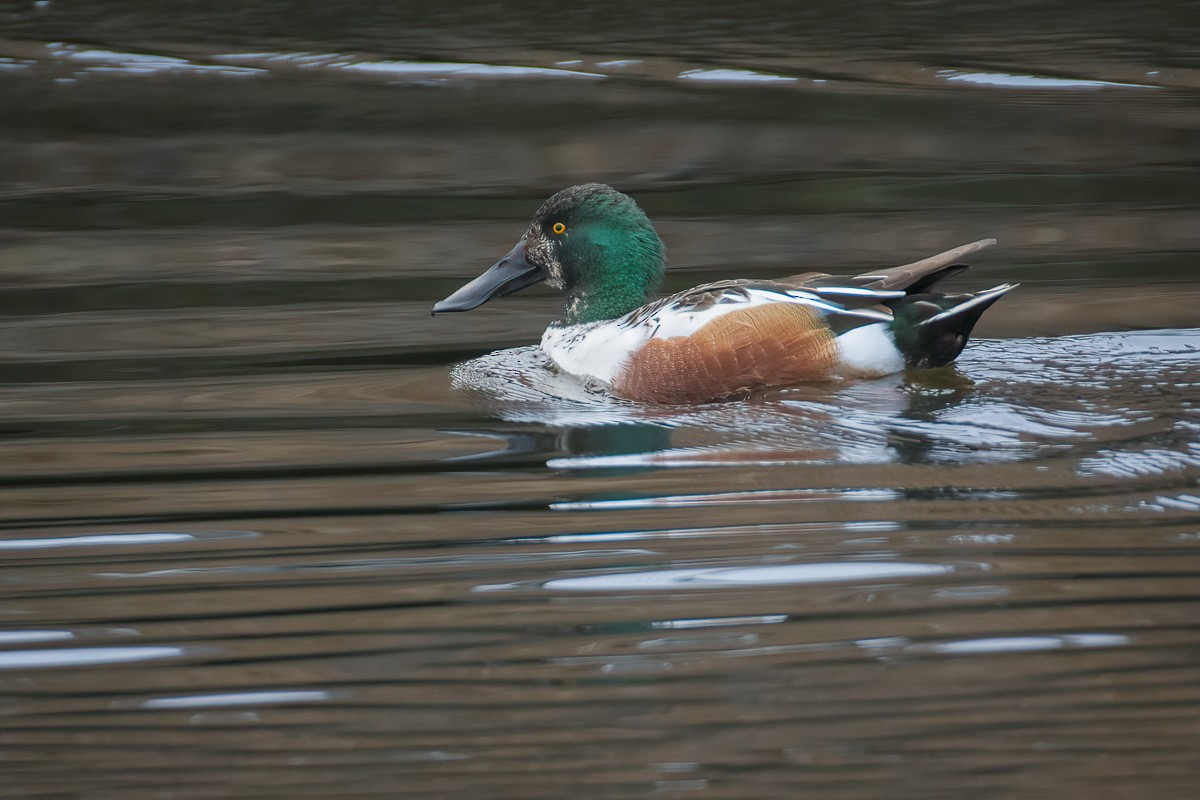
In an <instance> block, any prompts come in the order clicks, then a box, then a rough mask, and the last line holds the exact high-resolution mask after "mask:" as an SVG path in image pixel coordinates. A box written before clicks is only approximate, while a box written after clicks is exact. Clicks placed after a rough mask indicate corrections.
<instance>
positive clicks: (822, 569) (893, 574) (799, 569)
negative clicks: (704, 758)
mask: <svg viewBox="0 0 1200 800" xmlns="http://www.w3.org/2000/svg"><path fill="white" fill-rule="evenodd" d="M953 571H954V567H951V566H949V565H947V564H921V563H902V562H868V561H862V562H855V561H847V562H827V563H818V564H783V565H778V566H769V567H709V568H702V569H668V570H655V571H651V572H624V573H613V574H608V575H588V576H583V577H578V578H557V579H555V580H550V581H546V582H545V583H543V584H542V588H544V589H550V590H551V591H582V592H588V591H638V590H641V591H655V590H665V589H720V588H728V587H736V586H779V585H788V584H812V583H842V582H854V581H872V580H895V579H898V578H922V577H931V576H936V575H946V574H949V573H951V572H953Z"/></svg>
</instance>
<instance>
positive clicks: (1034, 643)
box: [908, 633, 1129, 655]
mask: <svg viewBox="0 0 1200 800" xmlns="http://www.w3.org/2000/svg"><path fill="white" fill-rule="evenodd" d="M1127 644H1129V637H1128V636H1125V635H1124V634H1119V633H1064V634H1054V635H1052V636H990V637H986V638H981V639H958V640H955V641H951V642H936V643H933V644H918V645H912V646H910V647H909V648H908V649H909V650H911V651H914V652H929V653H942V654H946V655H988V654H991V653H1029V652H1034V651H1038V650H1063V649H1067V648H1082V647H1122V646H1124V645H1127Z"/></svg>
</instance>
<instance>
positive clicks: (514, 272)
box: [433, 239, 546, 314]
mask: <svg viewBox="0 0 1200 800" xmlns="http://www.w3.org/2000/svg"><path fill="white" fill-rule="evenodd" d="M545 279H546V274H545V273H544V272H542V270H541V268H540V267H535V266H534V265H533V264H530V263H529V261H527V260H526V258H525V240H524V239H522V240H521V241H519V242H517V246H516V247H514V248H513V249H512V250H509V251H508V255H506V256H505V257H504V258H502V259H500V260H499V261H497V262H496V263H495V264H493V265H492V268H491V269H489V270H488V271H487V272H485V273H483V274H482V275H480V276H479V277H478V278H476V279H475V280H473V281H471V282H470V283H468V284H467V285H466V286H464V287H462V288H461V289H459V290H458V291H457V292H455V293H454V294H452V295H450V296H449V297H447V298H446V299H445V300H443V301H441V302H440V303H437V304H435V305H434V307H433V313H434V314H444V313H446V312H447V311H470V310H471V309H472V308H477V307H479V306H481V305H483V304H484V303H486V302H487V301H488V300H491V299H492V298H493V297H503V296H504V295H506V294H512V293H513V292H519V291H521V290H522V289H524V288H525V287H527V286H532V285H533V284H535V283H537V282H538V281H541V280H545Z"/></svg>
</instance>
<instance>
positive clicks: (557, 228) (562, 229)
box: [550, 222, 567, 236]
mask: <svg viewBox="0 0 1200 800" xmlns="http://www.w3.org/2000/svg"><path fill="white" fill-rule="evenodd" d="M550 230H552V231H554V232H555V233H557V234H559V235H560V236H561V235H562V234H564V233H566V232H567V226H566V225H563V224H562V223H561V222H556V223H554V227H552V228H550Z"/></svg>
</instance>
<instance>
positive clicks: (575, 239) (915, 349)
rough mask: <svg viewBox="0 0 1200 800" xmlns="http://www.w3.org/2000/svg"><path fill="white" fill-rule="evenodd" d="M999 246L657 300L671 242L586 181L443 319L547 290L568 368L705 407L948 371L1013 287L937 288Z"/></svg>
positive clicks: (650, 398)
mask: <svg viewBox="0 0 1200 800" xmlns="http://www.w3.org/2000/svg"><path fill="white" fill-rule="evenodd" d="M992 244H995V239H983V240H981V241H978V242H973V243H971V244H967V245H963V246H962V247H957V248H955V249H953V250H949V251H947V252H945V253H941V254H939V255H936V256H932V257H930V258H926V259H924V260H922V261H917V262H915V263H912V264H906V265H904V266H901V267H892V268H890V269H882V270H876V271H873V272H868V273H864V274H862V275H857V276H854V277H841V278H839V277H834V276H831V275H825V274H821V273H812V272H810V273H804V274H801V275H794V276H792V277H788V278H783V279H782V280H775V281H770V280H729V281H719V282H717V283H709V284H705V285H703V286H697V287H696V288H694V289H688V290H686V291H683V292H679V293H678V294H673V295H671V296H669V297H664V298H662V299H661V300H657V301H654V302H649V301H650V299H651V297H652V296H653V293H654V291H655V290H656V289H657V288H658V286H659V283H660V282H661V280H662V275H663V269H664V266H665V263H666V258H665V254H664V251H663V243H662V240H661V239H660V238H659V236H658V233H657V232H655V230H654V226H653V225H652V224H651V223H650V220H649V219H648V218H647V217H646V214H645V213H644V212H643V211H642V209H641V208H639V207H638V205H637V203H635V202H634V201H633V199H632V198H631V197H629V196H627V195H624V194H621V193H620V192H618V191H616V190H615V189H613V188H611V187H609V186H605V185H603V184H598V183H589V184H583V185H581V186H573V187H571V188H569V189H563V190H562V191H561V192H558V193H557V194H555V195H554V196H553V197H551V198H550V199H549V200H547V201H546V202H545V203H543V204H542V207H541V208H540V209H538V212H537V214H536V215H535V216H534V218H533V222H532V223H530V225H529V229H528V230H527V231H526V232H525V235H524V236H522V237H521V241H519V242H518V243H517V245H516V247H514V248H513V249H512V250H511V251H509V253H508V254H507V255H506V256H504V258H502V259H500V260H499V261H498V262H496V264H495V265H494V266H493V267H492V268H491V269H489V270H488V271H487V272H485V273H483V274H482V275H480V276H479V277H478V278H476V279H475V280H473V281H471V282H470V283H468V284H467V285H465V286H463V287H462V288H461V289H459V290H458V291H457V292H455V293H454V294H452V295H450V296H449V297H447V298H446V299H445V300H442V301H441V302H440V303H437V304H436V305H435V306H434V307H433V313H434V314H441V313H444V312H449V311H469V310H470V309H472V308H476V307H478V306H480V305H482V304H484V303H486V302H487V301H488V300H491V299H492V298H495V297H503V296H504V295H507V294H512V293H513V292H517V291H520V290H521V289H524V288H526V287H528V286H531V285H533V284H535V283H537V282H539V281H546V282H547V283H549V284H550V285H551V286H553V287H555V288H557V289H560V290H562V291H563V292H564V293H565V294H566V300H567V303H566V310H565V313H564V315H563V319H562V321H560V322H555V323H553V324H552V325H550V327H548V328H547V329H546V332H545V334H544V335H543V336H542V343H541V345H542V349H543V350H544V351H545V352H546V354H547V355H548V356H549V357H550V358H551V359H552V360H553V361H554V363H555V364H557V365H558V366H559V367H560V368H561V369H563V370H565V371H566V372H569V373H572V374H574V375H577V376H580V377H582V378H584V379H594V380H597V381H600V382H602V383H603V384H605V385H606V386H607V387H608V388H609V390H610V391H611V392H612V393H613V394H615V395H617V396H618V397H622V398H626V399H629V400H636V401H642V402H654V403H698V402H705V401H709V400H718V399H721V398H726V397H730V396H733V395H738V394H741V393H744V392H746V391H750V390H753V389H759V388H765V387H770V386H786V385H790V384H794V383H799V382H803V381H811V380H824V379H828V378H833V377H877V376H882V375H887V374H891V373H894V372H898V371H900V370H902V369H904V368H905V367H940V366H943V365H945V364H949V363H950V362H951V361H953V360H954V359H955V358H957V357H958V354H959V353H961V352H962V349H963V347H964V346H965V345H966V343H967V337H968V336H969V335H970V333H971V329H972V328H973V327H974V325H975V323H976V322H977V321H978V320H979V317H980V315H982V314H983V312H984V310H986V309H987V308H988V306H990V305H991V304H992V303H994V302H996V300H998V299H1000V297H1001V296H1002V295H1003V294H1004V293H1005V292H1007V291H1009V290H1010V289H1012V288H1014V284H1004V285H1001V286H997V287H995V288H993V289H988V290H987V291H984V292H979V293H978V294H959V295H946V294H940V293H935V292H932V291H931V290H932V289H933V288H934V286H935V285H936V284H937V283H939V282H940V281H942V280H943V279H944V278H947V277H949V276H951V275H954V274H956V273H958V272H961V271H962V270H964V269H966V268H967V267H966V265H964V264H960V263H958V262H959V260H960V259H962V258H964V257H966V256H968V255H970V254H972V253H975V252H977V251H979V250H982V249H983V248H985V247H987V246H989V245H992Z"/></svg>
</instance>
